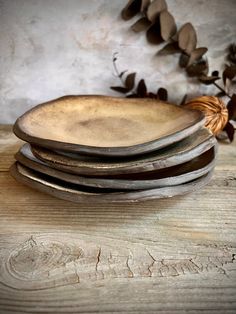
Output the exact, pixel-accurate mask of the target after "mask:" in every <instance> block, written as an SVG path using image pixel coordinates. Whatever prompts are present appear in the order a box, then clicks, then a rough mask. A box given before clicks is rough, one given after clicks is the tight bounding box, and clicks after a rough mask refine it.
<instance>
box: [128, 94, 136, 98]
mask: <svg viewBox="0 0 236 314" xmlns="http://www.w3.org/2000/svg"><path fill="white" fill-rule="evenodd" d="M126 98H138V94H129V95H126Z"/></svg>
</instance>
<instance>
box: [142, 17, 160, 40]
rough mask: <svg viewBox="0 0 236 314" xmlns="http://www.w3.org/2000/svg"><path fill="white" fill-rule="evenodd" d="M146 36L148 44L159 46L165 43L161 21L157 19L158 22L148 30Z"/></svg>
mask: <svg viewBox="0 0 236 314" xmlns="http://www.w3.org/2000/svg"><path fill="white" fill-rule="evenodd" d="M146 36H147V40H148V42H149V43H151V44H154V45H158V44H160V43H161V42H163V39H162V38H161V30H160V21H159V19H157V21H156V22H155V23H154V24H153V25H152V26H151V27H150V28H149V29H148V30H147V33H146Z"/></svg>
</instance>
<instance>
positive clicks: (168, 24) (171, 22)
mask: <svg viewBox="0 0 236 314" xmlns="http://www.w3.org/2000/svg"><path fill="white" fill-rule="evenodd" d="M160 26H161V37H162V39H164V40H165V41H167V40H169V39H170V38H171V37H172V36H174V34H175V33H176V30H177V27H176V24H175V19H174V18H173V16H172V15H171V14H170V13H169V12H168V11H167V10H164V11H162V12H161V13H160Z"/></svg>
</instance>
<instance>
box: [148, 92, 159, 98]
mask: <svg viewBox="0 0 236 314" xmlns="http://www.w3.org/2000/svg"><path fill="white" fill-rule="evenodd" d="M147 97H148V98H152V99H156V98H157V95H155V94H154V93H148V94H147Z"/></svg>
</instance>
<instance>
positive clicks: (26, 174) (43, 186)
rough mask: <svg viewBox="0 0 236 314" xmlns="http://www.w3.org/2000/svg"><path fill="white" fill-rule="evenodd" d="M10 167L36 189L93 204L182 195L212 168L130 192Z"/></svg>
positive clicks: (200, 183)
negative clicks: (172, 183)
mask: <svg viewBox="0 0 236 314" xmlns="http://www.w3.org/2000/svg"><path fill="white" fill-rule="evenodd" d="M10 170H11V174H12V176H13V177H14V178H15V179H16V180H18V181H19V182H22V183H24V184H26V185H28V186H29V187H31V188H34V189H36V190H39V191H42V192H45V193H47V194H50V195H53V196H55V197H58V198H61V199H65V200H69V201H72V202H94V203H104V202H109V203H111V202H115V203H117V202H138V201H145V200H150V199H158V198H165V197H172V196H175V195H180V194H186V193H189V192H193V191H195V190H198V189H200V188H202V187H203V186H205V185H206V184H207V183H208V182H209V181H210V179H211V177H212V171H210V172H209V173H208V174H207V175H205V176H203V177H201V178H199V179H197V180H194V181H191V182H189V183H185V184H181V185H176V186H172V187H162V188H155V189H150V190H139V191H132V192H110V193H107V192H105V193H97V192H95V191H97V190H91V188H90V189H89V188H85V187H80V188H78V186H75V185H74V184H69V183H68V182H63V181H61V180H56V179H54V178H51V177H49V176H45V175H42V174H40V173H39V172H36V171H33V170H31V169H29V168H26V167H24V166H22V165H20V164H18V163H15V164H14V165H13V166H12V167H11V169H10ZM99 191H100V190H99Z"/></svg>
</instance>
